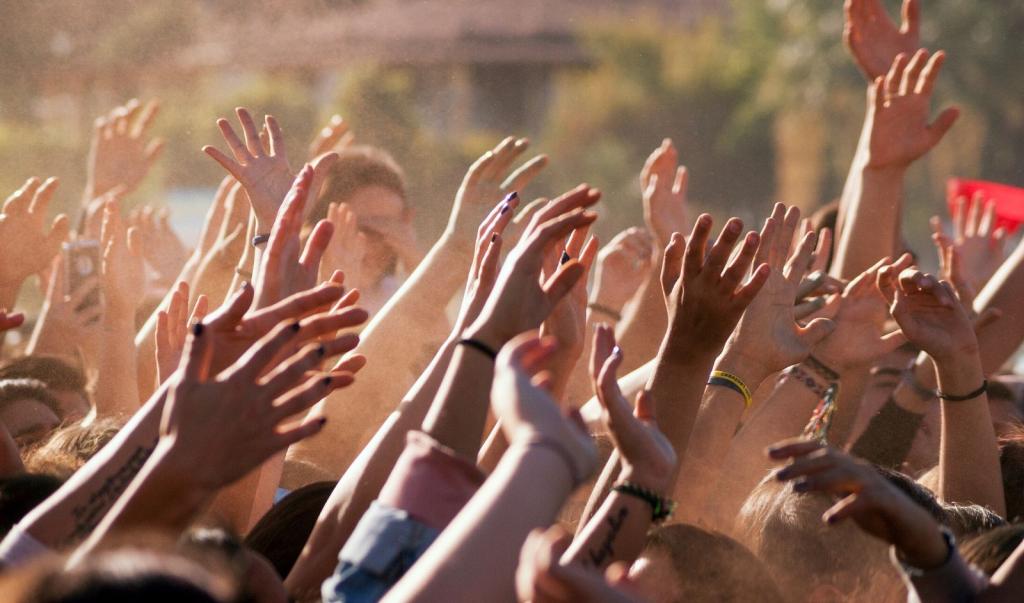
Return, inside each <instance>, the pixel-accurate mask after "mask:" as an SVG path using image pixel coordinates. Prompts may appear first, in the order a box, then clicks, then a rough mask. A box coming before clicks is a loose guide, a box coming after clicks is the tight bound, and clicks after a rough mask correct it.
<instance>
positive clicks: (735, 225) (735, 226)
mask: <svg viewBox="0 0 1024 603" xmlns="http://www.w3.org/2000/svg"><path fill="white" fill-rule="evenodd" d="M739 230H740V223H739V222H729V232H739Z"/></svg>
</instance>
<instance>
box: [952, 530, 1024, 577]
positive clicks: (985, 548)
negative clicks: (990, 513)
mask: <svg viewBox="0 0 1024 603" xmlns="http://www.w3.org/2000/svg"><path fill="white" fill-rule="evenodd" d="M1022 541H1024V525H1021V524H1019V523H1016V524H1011V525H1006V526H1002V527H999V528H995V529H994V530H989V531H987V532H982V533H981V534H978V535H977V536H974V537H972V538H969V539H967V540H965V541H964V542H963V544H961V545H960V554H961V555H962V556H963V558H964V560H965V561H967V562H968V563H970V564H971V565H973V566H975V567H977V568H978V569H980V570H981V571H983V572H985V573H986V574H988V575H989V576H991V575H992V574H994V573H996V570H997V569H999V566H1000V565H1002V564H1003V562H1004V561H1006V559H1007V558H1008V557H1009V556H1010V555H1012V554H1013V552H1014V551H1015V550H1017V547H1018V546H1020V543H1021V542H1022Z"/></svg>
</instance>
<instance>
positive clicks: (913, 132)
mask: <svg viewBox="0 0 1024 603" xmlns="http://www.w3.org/2000/svg"><path fill="white" fill-rule="evenodd" d="M945 56H946V55H945V53H943V52H942V51H939V52H936V53H935V54H933V55H931V56H930V57H929V54H928V52H927V51H925V50H919V51H917V52H916V53H915V54H914V55H913V56H912V57H910V56H909V55H906V54H902V53H901V54H899V55H897V56H896V57H895V59H894V60H893V62H892V66H891V67H890V69H889V70H888V73H887V74H886V75H885V77H884V78H883V77H881V76H878V77H876V78H874V81H873V82H872V83H871V84H870V85H869V86H868V103H867V115H866V116H865V118H864V129H863V131H862V133H861V140H860V143H859V144H858V150H857V153H856V154H855V156H854V164H853V166H852V167H851V170H850V176H849V178H848V180H847V184H846V188H845V189H844V191H843V199H842V202H841V206H840V218H839V221H840V226H839V232H838V233H837V235H838V240H837V241H838V245H837V247H836V257H835V261H834V262H833V264H832V273H833V274H834V275H836V276H839V277H842V278H848V279H849V278H853V277H855V276H856V275H858V274H860V273H861V272H863V271H864V270H866V269H867V268H868V267H870V266H871V265H872V264H874V263H875V262H877V261H878V260H879V259H880V258H882V257H884V256H896V255H899V254H900V253H901V252H902V250H901V249H897V248H896V246H897V245H899V244H900V240H901V230H900V216H901V211H902V204H903V178H904V175H905V173H906V170H907V168H908V167H910V165H911V164H912V163H913V162H914V161H917V160H918V159H920V158H921V157H922V156H924V154H925V153H927V152H928V151H929V150H931V149H932V148H933V147H934V146H935V145H937V144H938V143H939V141H941V140H942V137H943V136H945V134H946V132H947V131H948V130H949V128H950V127H952V125H953V123H954V122H955V121H956V119H957V117H958V116H959V111H958V110H957V109H955V108H949V109H946V110H945V111H943V112H942V113H941V114H940V115H939V117H938V118H936V119H935V121H934V122H931V123H929V121H928V119H929V115H930V113H931V108H930V104H931V96H932V92H933V90H934V88H935V81H936V79H937V78H938V75H939V71H940V70H941V68H942V63H943V61H944V60H945Z"/></svg>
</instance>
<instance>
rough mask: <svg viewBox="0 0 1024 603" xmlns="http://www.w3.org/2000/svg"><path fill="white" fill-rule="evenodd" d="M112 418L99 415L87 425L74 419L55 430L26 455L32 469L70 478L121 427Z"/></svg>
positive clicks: (28, 465) (27, 462)
mask: <svg viewBox="0 0 1024 603" xmlns="http://www.w3.org/2000/svg"><path fill="white" fill-rule="evenodd" d="M121 426H122V424H121V422H120V421H118V420H116V419H113V418H103V419H97V420H95V421H93V422H92V423H90V424H89V425H88V426H85V425H82V424H81V423H72V424H71V425H67V426H64V427H61V428H59V429H57V430H56V431H54V432H53V433H52V434H51V435H50V437H49V439H47V440H46V441H45V442H44V443H42V444H39V445H38V446H36V447H34V448H32V449H31V450H30V451H28V453H27V454H26V455H25V466H26V468H28V470H29V471H35V472H38V473H49V474H52V475H56V476H59V477H61V478H62V479H67V478H69V477H71V474H72V473H74V472H75V471H78V470H79V469H80V468H81V467H82V465H84V464H85V463H86V461H88V460H89V459H91V458H92V457H93V455H95V454H96V453H97V452H99V451H100V450H101V449H102V448H103V447H104V446H106V445H107V443H108V442H110V440H112V439H114V436H116V435H117V432H118V431H119V430H120V429H121Z"/></svg>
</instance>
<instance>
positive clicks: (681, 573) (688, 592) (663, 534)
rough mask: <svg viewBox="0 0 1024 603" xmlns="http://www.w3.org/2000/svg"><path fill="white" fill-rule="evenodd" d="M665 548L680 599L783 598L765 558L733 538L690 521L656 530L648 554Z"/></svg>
mask: <svg viewBox="0 0 1024 603" xmlns="http://www.w3.org/2000/svg"><path fill="white" fill-rule="evenodd" d="M652 551H664V552H665V553H666V554H667V555H668V557H669V559H670V560H671V562H672V567H673V568H675V574H676V577H677V584H678V586H679V590H678V593H679V596H678V597H677V598H676V601H678V602H679V603H683V602H697V603H700V602H702V601H707V602H708V603H711V602H712V601H725V602H729V601H735V602H740V601H762V602H765V603H774V602H776V601H778V602H779V603H781V602H782V601H783V598H782V595H781V594H780V592H779V587H778V586H777V585H776V584H775V581H774V580H772V577H771V576H770V575H769V574H768V570H767V568H766V567H765V566H764V564H763V563H761V560H760V559H758V558H757V557H755V556H754V554H753V553H751V552H750V551H749V550H747V549H746V547H744V546H743V545H742V544H740V543H739V542H736V541H735V540H733V539H732V538H729V537H728V536H725V535H724V534H719V533H717V532H709V531H707V530H704V529H702V528H699V527H697V526H694V525H689V524H682V523H680V524H672V525H667V526H662V527H660V528H657V529H655V530H652V531H651V533H650V534H649V535H648V537H647V544H646V545H645V547H644V553H645V554H646V553H650V552H652Z"/></svg>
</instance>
